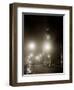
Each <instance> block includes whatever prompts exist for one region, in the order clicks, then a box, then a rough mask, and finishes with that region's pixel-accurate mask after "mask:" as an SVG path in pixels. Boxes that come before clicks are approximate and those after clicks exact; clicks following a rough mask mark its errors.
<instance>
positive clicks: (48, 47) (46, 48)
mask: <svg viewBox="0 0 74 90" xmlns="http://www.w3.org/2000/svg"><path fill="white" fill-rule="evenodd" d="M51 49H52V45H51V43H49V42H45V43H44V45H43V50H44V51H46V52H48V51H51Z"/></svg>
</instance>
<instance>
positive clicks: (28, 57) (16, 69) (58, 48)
mask: <svg viewBox="0 0 74 90" xmlns="http://www.w3.org/2000/svg"><path fill="white" fill-rule="evenodd" d="M60 83H72V7H71V6H60V5H42V4H41V5H40V4H26V3H13V4H11V5H10V85H11V86H27V85H42V84H60Z"/></svg>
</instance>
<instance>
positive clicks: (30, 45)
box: [28, 42, 35, 50]
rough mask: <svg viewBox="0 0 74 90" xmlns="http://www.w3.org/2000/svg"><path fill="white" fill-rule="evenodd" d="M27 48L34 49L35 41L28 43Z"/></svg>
mask: <svg viewBox="0 0 74 90" xmlns="http://www.w3.org/2000/svg"><path fill="white" fill-rule="evenodd" d="M28 48H29V50H34V49H35V43H34V42H31V43H29V45H28Z"/></svg>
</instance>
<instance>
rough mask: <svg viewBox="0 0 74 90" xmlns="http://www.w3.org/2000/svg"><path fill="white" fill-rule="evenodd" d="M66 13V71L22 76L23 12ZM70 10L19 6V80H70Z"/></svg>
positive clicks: (64, 21)
mask: <svg viewBox="0 0 74 90" xmlns="http://www.w3.org/2000/svg"><path fill="white" fill-rule="evenodd" d="M23 12H24V13H38V14H39V13H44V14H60V15H61V14H64V16H63V70H64V73H54V74H52V73H51V74H37V75H36V74H34V75H24V76H22V13H23ZM69 14H70V13H69V10H60V9H42V8H26V7H25V8H23V7H18V8H17V39H18V40H17V45H18V46H17V50H18V51H17V82H39V81H58V80H69V75H70V74H69V67H70V65H69V57H70V56H69V37H70V36H69V27H70V26H69Z"/></svg>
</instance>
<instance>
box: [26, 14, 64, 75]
mask: <svg viewBox="0 0 74 90" xmlns="http://www.w3.org/2000/svg"><path fill="white" fill-rule="evenodd" d="M46 35H48V36H50V41H51V42H52V44H53V50H52V51H53V52H52V51H51V65H50V67H48V68H47V67H46V68H47V69H45V68H42V66H41V65H43V64H42V62H43V61H40V62H36V63H34V65H38V67H36V69H35V70H33V69H34V68H35V67H34V65H33V63H32V65H31V66H32V67H33V68H32V70H31V71H32V72H31V74H36V73H37V74H39V73H62V72H63V58H62V57H63V16H59V15H58V16H57V15H55V16H54V15H50V16H48V15H30V14H29V15H25V14H24V53H25V55H24V61H25V63H24V67H25V69H24V74H27V67H28V63H26V60H27V57H28V56H29V53H30V52H29V50H28V48H27V46H28V43H29V42H32V41H34V42H35V43H36V46H37V47H36V51H35V52H34V57H35V56H36V55H38V54H39V53H42V45H43V42H44V41H45V40H46V38H45V37H46ZM48 54H49V53H48ZM34 57H33V59H34ZM45 57H46V56H43V57H42V58H43V59H41V60H46V58H45ZM44 58H45V59H44ZM47 60H48V59H47ZM32 61H33V62H35V59H34V60H32ZM44 62H45V61H44ZM39 64H40V66H39ZM47 65H48V63H47ZM47 65H46V66H47ZM39 67H40V68H42V70H44V72H41V71H42V70H41V71H38V70H37V69H38V68H39Z"/></svg>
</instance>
